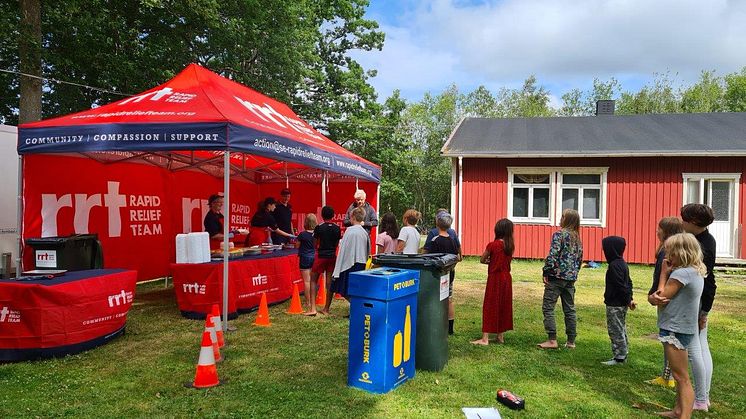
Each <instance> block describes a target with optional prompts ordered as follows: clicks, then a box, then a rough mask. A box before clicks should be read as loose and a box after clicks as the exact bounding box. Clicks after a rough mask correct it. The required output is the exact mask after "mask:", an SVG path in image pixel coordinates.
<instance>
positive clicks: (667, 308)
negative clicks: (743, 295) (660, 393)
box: [656, 233, 707, 418]
mask: <svg viewBox="0 0 746 419" xmlns="http://www.w3.org/2000/svg"><path fill="white" fill-rule="evenodd" d="M664 249H665V251H666V258H665V259H664V260H663V266H662V268H661V278H662V279H663V278H667V280H666V283H665V286H664V288H663V290H662V291H656V292H657V293H659V294H660V296H661V297H663V298H664V299H665V300H664V302H663V303H662V304H660V305H659V307H658V328H659V329H660V332H659V337H658V340H659V341H660V342H661V343H662V344H663V350H664V351H665V354H666V359H668V362H669V365H670V366H671V373H672V374H673V378H674V380H675V381H676V404H675V406H674V409H673V410H672V411H668V412H661V413H660V415H661V416H665V417H672V418H690V417H691V416H692V408H693V407H694V389H693V388H692V383H691V381H690V380H689V369H688V353H687V346H689V344H690V343H691V342H692V339H694V338H695V335H696V334H698V333H699V323H698V320H699V300H700V297H701V296H702V290H703V289H704V282H705V280H704V275H705V274H706V273H707V268H706V267H705V265H704V263H703V262H702V249H701V248H700V245H699V242H698V241H697V239H696V238H695V237H694V235H693V234H690V233H679V234H674V235H673V236H671V237H669V238H668V239H666V242H665V245H664Z"/></svg>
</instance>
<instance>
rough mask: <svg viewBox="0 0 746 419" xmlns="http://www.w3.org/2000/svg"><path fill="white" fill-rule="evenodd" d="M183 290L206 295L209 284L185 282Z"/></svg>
mask: <svg viewBox="0 0 746 419" xmlns="http://www.w3.org/2000/svg"><path fill="white" fill-rule="evenodd" d="M183 290H184V292H187V293H190V294H202V295H204V294H205V293H206V292H207V286H206V285H205V284H198V283H196V282H195V283H193V284H183Z"/></svg>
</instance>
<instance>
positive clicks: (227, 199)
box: [223, 150, 231, 332]
mask: <svg viewBox="0 0 746 419" xmlns="http://www.w3.org/2000/svg"><path fill="white" fill-rule="evenodd" d="M230 164H231V153H230V151H228V150H226V151H225V154H224V155H223V195H224V197H223V202H224V203H225V207H223V208H225V210H224V211H223V212H225V213H226V214H227V216H223V217H224V218H223V331H224V332H227V331H228V262H229V259H228V252H229V251H230V248H229V247H228V246H229V242H228V233H229V227H230V226H229V224H230V218H231V210H230V208H231V193H230V186H231V172H230Z"/></svg>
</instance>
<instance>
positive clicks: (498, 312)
mask: <svg viewBox="0 0 746 419" xmlns="http://www.w3.org/2000/svg"><path fill="white" fill-rule="evenodd" d="M513 250H515V244H514V242H513V222H512V221H510V220H508V219H506V218H503V219H501V220H499V221H498V222H497V224H495V240H494V241H493V242H491V243H489V244H488V245H487V248H486V249H485V250H484V253H482V257H481V258H480V259H479V261H480V262H481V263H484V264H489V268H488V270H487V272H488V274H487V286H486V288H485V289H484V304H483V305H482V338H481V339H477V340H475V341H472V342H471V343H473V344H475V345H487V344H489V336H490V333H496V334H497V342H498V343H505V337H504V333H505V332H506V331H508V330H513V285H512V283H513V279H512V278H511V276H510V261H511V260H513Z"/></svg>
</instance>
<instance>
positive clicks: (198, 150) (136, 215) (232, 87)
mask: <svg viewBox="0 0 746 419" xmlns="http://www.w3.org/2000/svg"><path fill="white" fill-rule="evenodd" d="M18 153H19V155H21V158H22V160H25V161H22V164H21V173H20V174H19V183H21V182H22V183H21V184H20V185H19V187H20V188H21V190H22V191H23V203H24V205H25V208H21V209H20V210H19V227H21V228H22V230H21V231H22V237H31V236H39V235H41V236H53V235H57V233H59V232H60V231H63V230H64V229H63V228H61V227H60V226H59V223H58V220H59V219H61V218H63V217H67V218H69V219H71V220H72V221H71V224H72V225H73V227H74V232H76V233H85V232H87V230H88V228H89V225H90V224H95V219H96V218H97V217H100V216H105V215H107V214H108V220H107V224H108V232H109V237H121V236H116V234H120V235H123V234H124V232H127V229H126V228H123V226H122V224H121V223H122V220H121V214H122V211H124V212H125V213H126V215H127V216H129V217H130V221H131V223H130V224H131V225H129V227H132V232H131V233H132V234H133V235H134V236H133V237H132V238H134V237H135V236H138V234H141V233H143V231H145V232H149V233H153V232H155V233H158V234H160V235H161V236H167V237H165V241H163V243H167V245H164V246H165V247H166V248H167V249H169V253H170V255H173V252H171V251H170V249H172V246H173V243H172V242H173V236H170V237H169V236H168V233H167V232H171V233H174V234H175V232H180V230H182V229H181V228H179V227H174V228H173V229H171V230H169V229H168V228H164V227H163V225H161V224H152V225H151V226H150V228H147V224H145V227H146V228H145V229H144V230H143V224H142V223H144V222H145V221H147V220H151V221H152V220H153V219H159V218H158V217H163V214H162V212H164V210H163V208H166V210H167V209H168V206H167V205H163V202H162V201H163V200H165V199H161V198H162V196H160V195H157V194H151V193H150V192H145V193H127V191H125V190H124V189H119V188H123V187H124V184H123V183H122V182H123V181H124V180H129V179H130V178H134V179H136V180H137V181H138V183H139V184H145V185H146V186H147V187H153V185H156V184H157V185H160V190H163V191H165V192H164V195H163V196H168V195H170V194H172V193H174V190H177V192H178V190H179V189H180V188H181V189H190V188H197V187H198V185H197V184H198V183H199V179H196V178H195V177H194V176H195V172H198V174H199V175H200V176H203V177H204V176H205V175H211V176H214V177H221V176H222V177H223V193H224V194H225V199H224V201H225V208H226V211H228V212H229V213H231V211H233V210H235V209H236V208H238V210H237V212H238V213H239V214H241V213H242V211H243V213H244V214H248V208H249V207H248V205H244V204H243V203H245V202H247V201H246V199H247V198H246V197H244V196H242V197H239V199H238V201H239V202H242V204H241V205H233V206H231V193H230V191H231V180H230V179H231V176H233V177H234V178H240V179H242V180H243V181H245V183H247V184H248V185H252V186H250V187H244V186H241V185H237V184H235V183H233V185H234V188H238V190H239V191H240V192H241V193H242V195H249V194H251V193H254V194H255V196H256V195H258V194H260V193H265V194H267V193H268V192H269V191H272V190H273V189H272V188H266V189H265V190H259V189H258V188H257V187H256V185H261V184H270V183H272V182H282V181H284V182H289V180H290V179H293V180H295V181H302V182H306V183H307V184H308V183H310V184H314V183H315V184H319V183H320V184H321V187H320V192H321V195H322V199H321V200H322V204H325V201H326V195H325V193H326V190H327V188H328V182H329V181H330V180H331V179H342V178H347V179H354V181H355V183H356V184H357V181H358V179H359V180H361V181H363V182H366V183H367V184H369V185H377V184H378V183H379V181H380V175H381V171H380V167H379V166H377V165H375V164H373V163H370V162H368V161H366V160H365V159H362V158H360V157H358V156H356V155H355V154H353V153H351V152H350V151H348V150H346V149H345V148H343V147H341V146H339V145H338V144H336V143H334V142H333V141H331V140H329V139H328V138H326V137H325V136H324V135H322V134H321V133H319V132H318V131H316V130H315V129H314V128H313V127H311V126H310V125H309V124H307V123H306V122H305V121H303V120H301V119H300V118H299V117H298V116H297V115H296V114H295V113H294V112H293V111H292V110H291V109H290V108H289V107H287V106H286V105H284V104H282V103H280V102H277V101H275V100H272V99H270V98H268V97H266V96H264V95H262V94H260V93H258V92H256V91H254V90H252V89H250V88H248V87H246V86H243V85H241V84H238V83H235V82H233V81H231V80H228V79H226V78H224V77H221V76H219V75H217V74H215V73H213V72H211V71H209V70H206V69H205V68H203V67H200V66H198V65H196V64H192V65H190V66H188V67H187V68H186V69H185V70H184V71H182V72H181V73H179V74H178V75H177V76H176V77H174V78H173V79H171V80H169V81H168V82H166V83H164V84H162V85H160V86H158V87H155V88H153V89H151V90H148V91H146V92H144V93H142V94H139V95H136V96H133V97H129V98H126V99H123V100H120V101H118V102H114V103H111V104H108V105H105V106H101V107H98V108H95V109H90V110H87V111H84V112H79V113H75V114H71V115H66V116H62V117H59V118H53V119H49V120H45V121H40V122H35V123H30V124H25V125H21V127H20V128H19V132H18ZM36 154H41V155H43V156H34V155H36ZM49 154H55V155H57V156H59V155H62V156H65V157H66V158H67V157H69V158H70V159H71V160H67V161H65V162H64V164H60V162H59V161H58V160H54V159H51V158H50V157H49ZM73 156H76V157H73ZM24 157H25V158H24ZM37 157H38V159H37ZM80 157H85V158H86V159H80ZM132 162H138V163H147V164H149V165H152V166H155V168H151V169H150V170H151V171H150V172H147V173H145V172H142V173H141V170H140V169H134V167H135V166H134V165H131V163H132ZM112 163H120V164H117V165H112ZM70 164H74V166H73V167H70V166H69V165H70ZM137 167H140V168H142V167H147V166H144V165H142V164H140V165H138V166H137ZM142 170H146V169H142ZM89 171H90V172H89ZM113 172H116V173H117V176H119V178H118V179H117V181H110V180H107V181H106V183H107V187H106V189H105V190H101V193H93V191H92V190H91V191H88V190H71V191H68V193H64V191H61V190H60V189H59V185H60V184H64V183H66V182H68V183H69V182H77V183H76V185H78V184H80V182H85V181H91V180H92V179H93V180H95V179H96V178H97V176H99V175H101V177H103V175H102V174H108V173H113ZM143 173H144V174H143ZM164 173H170V174H174V173H177V174H178V176H177V177H171V178H168V175H164ZM120 179H121V180H122V182H120V181H119V180H120ZM39 185H42V186H39ZM46 187H49V188H50V190H51V192H52V193H49V192H50V191H49V190H45V188H46ZM55 188H56V189H55ZM252 188H253V189H252ZM213 190H214V189H213ZM58 191H59V193H56V192H58ZM79 192H83V193H79ZM104 192H105V193H104ZM200 193H202V192H200ZM177 195H178V193H177ZM294 195H295V194H294ZM203 197H206V195H203ZM176 198H179V197H178V196H177V197H176ZM180 198H181V202H177V203H175V204H174V205H172V206H171V207H172V208H174V207H179V206H181V208H187V207H189V205H192V201H193V199H191V198H190V197H185V196H181V197H180ZM350 198H351V194H348V195H346V199H347V200H348V202H349V200H350ZM249 202H250V201H249ZM374 202H375V201H374ZM180 203H183V205H180ZM250 203H252V204H253V202H250ZM156 204H157V205H156ZM196 205H197V206H198V207H199V206H202V208H203V210H204V203H202V204H201V205H200V203H199V202H198V203H197V204H196ZM99 207H100V208H99ZM337 207H338V211H339V210H342V211H344V209H346V208H340V205H337ZM231 214H232V215H231V216H227V217H226V222H225V223H224V232H225V233H226V236H227V235H228V234H227V233H228V232H229V231H230V229H231V228H232V226H231V225H232V224H233V225H235V224H237V225H238V226H242V225H241V224H242V223H245V220H246V219H247V218H248V217H239V216H237V215H235V214H233V213H231ZM236 217H238V218H236ZM125 218H126V217H125ZM183 218H184V220H185V221H184V228H185V229H187V224H188V223H187V221H188V220H189V219H190V218H191V214H185V215H183ZM194 218H196V219H197V223H198V222H199V218H200V217H199V214H198V216H197V217H194ZM112 220H114V221H112ZM133 220H135V221H137V223H136V222H135V221H133ZM143 220H145V221H143ZM232 220H234V221H235V220H239V221H238V222H233V221H232ZM125 221H126V220H125ZM170 224H171V225H172V226H173V225H178V223H175V222H173V220H172V221H171V222H170ZM158 226H160V227H158ZM164 230H165V232H164ZM174 230H176V231H174ZM123 231H124V232H123ZM98 232H99V233H100V235H101V231H98ZM127 233H128V234H129V232H127ZM103 235H104V237H103V238H102V241H103V242H104V247H105V248H106V247H107V244H106V242H105V240H103V239H106V237H107V236H106V234H103ZM138 237H142V236H141V235H140V236H138ZM227 241H228V239H226V240H225V243H224V244H225V248H226V254H225V255H224V256H226V257H225V260H226V261H227V259H228V258H227V249H228V243H227ZM130 243H137V242H134V241H133V242H130ZM134 246H135V248H133V249H131V251H132V255H133V256H132V257H134V258H136V257H138V256H137V252H138V248H137V244H135V245H134ZM167 263H168V260H165V261H164V264H167ZM19 266H21V265H20V261H19ZM164 266H167V265H164ZM223 272H224V278H223V280H224V283H225V287H224V291H225V295H224V302H225V300H226V299H227V284H228V265H227V262H226V263H225V266H224V269H223ZM224 310H227V304H225V303H224Z"/></svg>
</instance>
